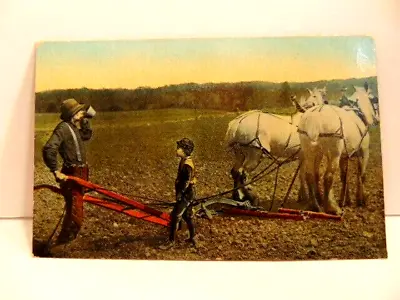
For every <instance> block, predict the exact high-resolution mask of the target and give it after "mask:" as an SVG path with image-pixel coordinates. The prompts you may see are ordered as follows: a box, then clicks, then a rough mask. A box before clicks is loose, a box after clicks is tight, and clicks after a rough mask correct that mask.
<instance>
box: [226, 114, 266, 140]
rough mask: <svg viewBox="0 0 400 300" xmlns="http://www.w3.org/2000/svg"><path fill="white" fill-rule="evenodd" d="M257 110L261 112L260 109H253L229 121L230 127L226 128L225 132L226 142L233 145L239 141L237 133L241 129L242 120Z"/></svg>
mask: <svg viewBox="0 0 400 300" xmlns="http://www.w3.org/2000/svg"><path fill="white" fill-rule="evenodd" d="M257 112H259V111H258V110H251V111H248V112H245V113H243V114H241V115H240V116H237V117H236V118H234V119H233V120H231V121H230V122H229V124H228V129H227V130H226V133H225V143H226V144H227V145H228V147H232V146H233V145H234V144H235V143H236V142H237V140H236V133H237V130H238V129H239V125H240V123H241V122H242V120H244V119H245V118H247V117H248V116H249V115H252V114H254V113H257Z"/></svg>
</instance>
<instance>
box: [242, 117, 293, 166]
mask: <svg viewBox="0 0 400 300" xmlns="http://www.w3.org/2000/svg"><path fill="white" fill-rule="evenodd" d="M262 113H266V114H269V115H271V116H273V117H275V118H277V119H280V120H283V121H285V120H284V119H282V118H280V117H278V116H276V115H274V114H271V113H269V112H262V111H259V112H258V119H257V130H256V134H255V138H254V139H252V140H251V141H250V142H248V143H247V144H242V146H245V147H246V146H249V145H251V144H252V143H253V142H256V143H257V145H258V147H257V146H253V147H255V148H260V149H261V151H262V152H263V153H264V154H265V155H267V156H268V157H269V158H270V159H272V160H274V161H275V162H276V161H278V160H277V159H276V158H275V157H274V156H273V155H272V154H271V153H270V152H269V151H268V150H267V149H265V148H264V147H263V145H262V144H261V141H260V138H259V129H260V116H261V114H262ZM247 116H248V115H245V116H243V117H242V118H241V119H240V121H239V124H240V123H241V122H242V121H243V120H244V119H245V118H246V117H247ZM289 124H290V125H293V126H296V127H297V128H298V126H297V125H294V124H293V115H290V122H289ZM291 137H292V132H290V134H289V137H288V139H287V141H286V145H285V149H284V151H286V150H287V149H288V147H289V143H290V139H291ZM298 146H300V145H297V146H293V148H294V147H298Z"/></svg>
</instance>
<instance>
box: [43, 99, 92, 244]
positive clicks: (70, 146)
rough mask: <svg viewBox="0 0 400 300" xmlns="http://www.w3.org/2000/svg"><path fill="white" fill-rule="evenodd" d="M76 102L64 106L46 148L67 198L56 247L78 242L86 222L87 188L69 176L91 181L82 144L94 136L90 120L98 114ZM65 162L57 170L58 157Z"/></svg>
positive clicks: (47, 161) (49, 164)
mask: <svg viewBox="0 0 400 300" xmlns="http://www.w3.org/2000/svg"><path fill="white" fill-rule="evenodd" d="M87 110H88V107H87V106H86V105H83V104H80V103H78V102H77V101H76V100H75V99H72V98H71V99H67V100H65V101H64V102H63V103H62V105H61V115H60V118H61V120H62V121H61V122H60V123H59V124H58V125H57V126H56V128H55V129H54V131H53V133H52V135H51V136H50V138H49V140H48V141H47V143H46V144H45V146H44V147H43V160H44V162H45V164H46V166H47V167H48V168H49V169H50V171H51V172H52V173H53V174H54V177H55V180H56V181H57V182H59V183H60V188H61V190H62V194H63V196H64V200H65V205H66V213H65V217H64V220H63V224H62V229H61V232H60V234H59V236H58V238H57V241H56V245H59V244H64V243H67V242H70V241H71V240H73V239H75V238H76V236H77V234H78V232H79V230H80V228H81V226H82V221H83V195H84V192H85V191H84V189H83V188H82V187H81V186H79V185H77V184H75V183H74V182H72V181H67V178H68V177H67V176H68V175H71V176H76V177H80V178H82V179H84V180H88V177H89V176H88V175H89V168H88V165H87V163H86V150H85V147H84V144H83V141H88V140H90V139H91V137H92V129H91V128H90V124H89V121H88V119H87V117H89V118H90V117H93V116H94V114H95V111H94V110H93V109H92V108H91V107H90V108H89V112H87ZM58 153H60V155H61V157H62V159H63V165H62V168H61V169H59V168H58V164H57V154H58Z"/></svg>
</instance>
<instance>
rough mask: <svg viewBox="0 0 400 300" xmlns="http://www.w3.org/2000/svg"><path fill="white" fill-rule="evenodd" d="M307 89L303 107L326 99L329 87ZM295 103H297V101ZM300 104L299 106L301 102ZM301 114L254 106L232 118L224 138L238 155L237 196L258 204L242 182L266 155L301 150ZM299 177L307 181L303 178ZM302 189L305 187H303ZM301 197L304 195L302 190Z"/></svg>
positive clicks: (278, 155) (234, 175) (283, 155)
mask: <svg viewBox="0 0 400 300" xmlns="http://www.w3.org/2000/svg"><path fill="white" fill-rule="evenodd" d="M308 91H309V94H310V95H309V97H308V98H307V99H306V100H304V103H303V104H302V106H303V107H312V106H314V105H318V104H322V103H323V102H324V97H325V95H326V88H323V89H316V88H314V89H313V90H312V91H311V90H309V89H308ZM293 103H294V104H295V105H297V102H293ZM297 108H298V110H299V107H298V106H297ZM300 109H301V107H300ZM303 111H304V110H303ZM302 114H303V112H300V111H297V112H296V113H295V114H293V115H279V114H272V113H268V112H262V111H261V110H252V111H248V112H245V113H243V114H242V115H240V116H238V117H236V118H235V119H233V120H232V121H230V122H229V125H228V129H227V131H226V135H225V142H226V144H227V146H228V147H229V148H230V149H232V150H233V152H234V156H235V162H234V166H233V168H232V169H231V176H232V178H233V182H234V188H235V189H236V190H235V191H234V192H233V198H234V199H236V200H241V201H242V200H246V199H248V200H250V201H251V202H252V205H258V200H257V197H255V195H254V194H252V192H250V189H251V188H250V186H249V185H248V186H246V188H243V187H242V188H240V186H242V185H244V184H245V183H246V180H247V177H248V175H249V174H250V173H251V172H253V171H254V170H255V169H256V168H257V166H258V165H259V164H260V163H261V160H262V159H263V158H265V157H270V158H272V159H278V160H279V158H289V157H291V156H293V155H295V154H296V152H297V153H298V152H299V147H300V140H299V135H298V133H297V124H298V123H299V121H300V117H301V115H302ZM296 158H298V157H296ZM300 180H302V182H303V184H305V181H304V178H301V179H300ZM303 184H302V185H301V186H302V187H303V186H304V185H303ZM302 191H303V188H301V192H302ZM299 197H301V196H300V194H299Z"/></svg>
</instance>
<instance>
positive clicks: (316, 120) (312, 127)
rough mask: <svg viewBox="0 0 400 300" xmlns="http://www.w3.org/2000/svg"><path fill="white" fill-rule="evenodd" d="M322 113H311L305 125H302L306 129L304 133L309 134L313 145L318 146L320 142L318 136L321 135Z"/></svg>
mask: <svg viewBox="0 0 400 300" xmlns="http://www.w3.org/2000/svg"><path fill="white" fill-rule="evenodd" d="M320 117H321V116H320V115H318V114H314V113H310V114H309V115H308V116H307V117H306V118H305V120H304V125H303V126H302V127H303V128H304V129H303V131H304V133H305V134H306V135H307V136H308V138H309V139H310V141H311V145H312V146H316V145H317V144H318V138H319V135H320V129H321V124H320Z"/></svg>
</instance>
